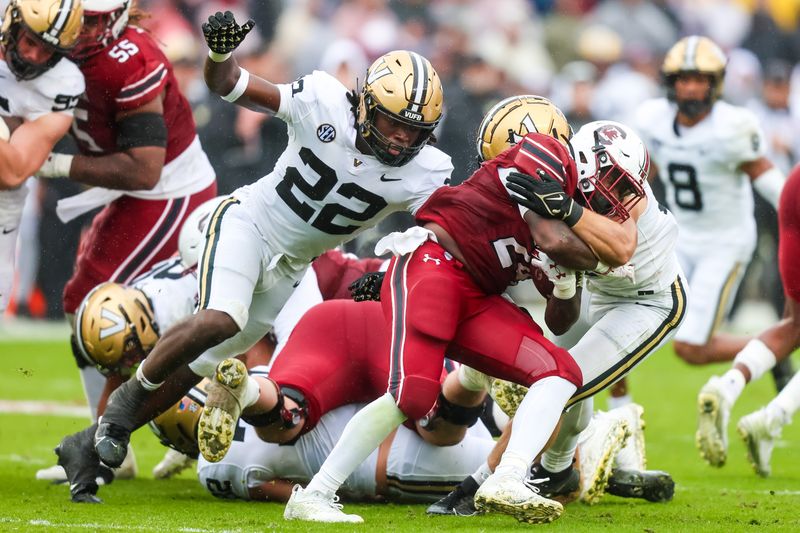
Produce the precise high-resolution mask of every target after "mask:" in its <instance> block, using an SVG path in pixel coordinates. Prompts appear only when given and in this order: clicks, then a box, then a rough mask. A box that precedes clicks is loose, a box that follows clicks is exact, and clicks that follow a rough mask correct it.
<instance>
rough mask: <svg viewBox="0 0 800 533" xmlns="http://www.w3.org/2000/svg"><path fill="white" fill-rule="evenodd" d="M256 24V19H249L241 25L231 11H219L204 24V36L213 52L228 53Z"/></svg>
mask: <svg viewBox="0 0 800 533" xmlns="http://www.w3.org/2000/svg"><path fill="white" fill-rule="evenodd" d="M255 25H256V23H255V21H254V20H253V19H249V20H248V21H247V22H245V23H244V24H242V25H241V26H239V24H237V23H236V20H235V19H234V18H233V13H231V12H230V11H226V12H225V13H222V12H220V11H217V12H216V13H214V14H213V15H211V16H210V17H208V22H206V23H204V24H203V26H202V28H203V37H205V39H206V43H208V48H209V49H211V51H212V52H215V53H217V54H228V53H230V52H233V51H234V50H235V49H236V47H238V46H239V45H240V44H241V43H242V41H244V38H245V36H246V35H247V34H248V33H249V32H250V30H252V29H253V28H254V27H255Z"/></svg>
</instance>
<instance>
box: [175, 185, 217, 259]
mask: <svg viewBox="0 0 800 533" xmlns="http://www.w3.org/2000/svg"><path fill="white" fill-rule="evenodd" d="M225 198H227V196H217V197H216V198H212V199H211V200H208V201H206V202H203V203H202V204H200V205H199V206H197V208H196V209H195V210H194V211H192V212H191V214H190V215H189V216H188V217H186V221H185V222H184V223H183V226H182V227H181V232H180V234H179V235H178V253H179V254H180V256H181V263H183V266H185V267H186V268H191V267H193V266H195V265H196V264H197V261H198V259H199V257H198V256H199V255H200V248H202V246H203V241H204V240H205V238H206V229H207V228H208V221H209V220H211V215H212V213H214V210H215V209H216V208H217V206H219V204H221V203H222V201H223V200H224V199H225Z"/></svg>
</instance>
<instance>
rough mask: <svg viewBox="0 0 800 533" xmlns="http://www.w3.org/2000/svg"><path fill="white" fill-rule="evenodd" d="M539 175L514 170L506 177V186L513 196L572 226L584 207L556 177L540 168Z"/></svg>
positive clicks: (526, 205) (536, 210) (535, 209)
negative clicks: (568, 192)
mask: <svg viewBox="0 0 800 533" xmlns="http://www.w3.org/2000/svg"><path fill="white" fill-rule="evenodd" d="M537 174H538V177H532V176H529V175H527V174H521V173H519V172H512V173H510V174H509V175H508V178H506V188H507V189H508V190H509V191H510V192H511V198H512V199H513V200H514V201H515V202H517V203H518V204H519V205H521V206H524V207H527V208H528V209H530V210H531V211H533V212H534V213H536V214H537V215H539V216H542V217H545V218H555V219H559V220H563V221H564V222H566V223H567V225H568V226H570V227H572V226H574V225H575V223H576V222H578V220H579V219H580V218H581V215H583V207H581V206H580V205H579V204H578V203H577V202H575V200H573V199H572V198H570V197H569V196H567V193H565V192H564V188H563V186H562V185H561V182H559V181H558V180H557V179H555V178H554V177H552V176H550V175H549V174H548V173H547V172H545V171H543V170H541V169H539V170H538V171H537Z"/></svg>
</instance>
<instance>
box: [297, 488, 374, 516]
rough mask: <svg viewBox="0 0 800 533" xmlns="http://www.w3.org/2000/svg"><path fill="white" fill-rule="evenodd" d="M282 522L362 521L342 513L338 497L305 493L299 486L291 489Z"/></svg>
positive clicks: (312, 492) (318, 493) (313, 492)
mask: <svg viewBox="0 0 800 533" xmlns="http://www.w3.org/2000/svg"><path fill="white" fill-rule="evenodd" d="M283 518H284V520H303V521H305V522H328V523H350V524H360V523H362V522H363V521H364V519H363V518H361V517H360V516H358V515H357V514H346V513H344V512H343V511H342V504H340V503H339V497H338V496H336V495H334V496H330V497H329V496H325V495H324V494H322V493H320V492H316V491H311V492H310V491H307V490H305V489H303V487H301V486H300V485H295V486H294V488H293V489H292V496H291V497H290V498H289V501H288V502H287V503H286V508H285V509H284V510H283Z"/></svg>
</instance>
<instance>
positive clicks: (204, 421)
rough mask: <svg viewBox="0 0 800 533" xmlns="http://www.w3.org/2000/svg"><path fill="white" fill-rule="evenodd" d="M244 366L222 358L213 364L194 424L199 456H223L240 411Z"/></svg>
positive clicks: (216, 459) (211, 459)
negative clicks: (203, 400) (212, 372)
mask: <svg viewBox="0 0 800 533" xmlns="http://www.w3.org/2000/svg"><path fill="white" fill-rule="evenodd" d="M246 380H247V367H245V365H244V363H243V362H241V361H240V360H238V359H226V360H224V361H222V362H221V363H220V364H219V365H218V366H217V371H216V372H215V373H214V379H212V380H211V382H210V383H209V384H208V388H207V389H206V390H207V392H208V397H207V398H206V404H205V407H204V408H203V413H202V414H201V415H200V420H199V421H198V424H197V445H198V447H199V448H200V453H201V454H202V455H203V457H204V458H205V459H206V460H207V461H209V462H212V463H217V462H219V461H221V460H222V458H223V457H225V454H226V453H228V450H229V449H230V447H231V443H232V442H233V434H234V431H235V430H236V425H237V424H238V422H239V415H241V413H242V404H241V397H242V395H243V394H244V388H245V387H244V386H245V382H246Z"/></svg>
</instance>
